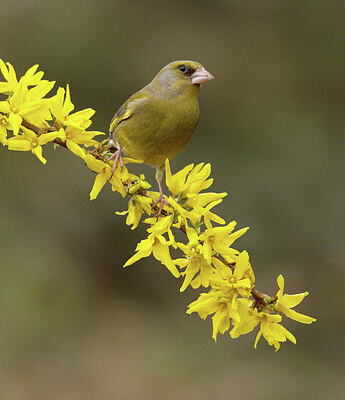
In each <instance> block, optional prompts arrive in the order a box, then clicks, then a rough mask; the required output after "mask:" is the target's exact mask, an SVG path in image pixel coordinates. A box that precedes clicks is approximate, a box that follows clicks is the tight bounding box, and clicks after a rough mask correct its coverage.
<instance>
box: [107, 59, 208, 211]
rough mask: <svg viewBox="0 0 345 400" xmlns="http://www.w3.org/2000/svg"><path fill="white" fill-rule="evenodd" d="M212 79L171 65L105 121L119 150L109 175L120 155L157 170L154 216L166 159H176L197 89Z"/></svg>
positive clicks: (193, 122)
mask: <svg viewBox="0 0 345 400" xmlns="http://www.w3.org/2000/svg"><path fill="white" fill-rule="evenodd" d="M210 79H214V78H213V76H212V75H211V74H210V73H209V72H207V71H206V70H205V68H204V67H203V66H202V65H201V64H199V63H197V62H195V61H187V60H185V61H174V62H172V63H170V64H168V65H166V66H165V67H164V68H163V69H161V70H160V71H159V72H158V74H157V75H156V76H155V77H154V78H153V80H152V81H151V82H150V83H149V84H148V85H147V86H145V87H144V88H143V89H141V90H140V91H139V92H137V93H135V94H133V96H131V97H130V98H129V99H128V100H127V101H126V102H125V103H124V104H123V105H122V106H121V107H120V108H119V109H118V110H117V112H116V114H115V115H114V118H113V119H112V121H111V123H110V136H111V140H112V141H114V142H115V143H116V146H117V147H118V150H117V151H116V152H115V153H114V155H113V156H112V157H111V158H114V159H115V162H114V168H113V172H114V171H115V167H116V163H117V161H118V160H120V162H121V151H122V149H123V150H124V151H125V153H126V154H127V155H128V156H130V157H132V158H135V159H137V160H141V161H143V162H144V163H146V164H150V165H153V166H155V167H157V172H156V179H157V182H158V186H159V192H160V196H159V198H158V200H157V201H156V202H155V203H154V205H153V206H155V205H156V204H157V203H159V202H160V208H159V211H158V214H157V216H159V215H160V214H161V211H162V206H163V203H165V204H168V203H167V201H166V200H165V199H164V196H163V190H162V185H161V180H162V176H163V172H164V164H165V160H166V159H167V158H168V159H169V160H172V159H173V158H175V157H176V156H177V155H178V154H179V153H180V152H181V151H182V150H183V149H184V147H185V146H186V144H187V143H188V141H189V139H190V138H191V136H192V134H193V132H194V130H195V128H196V126H197V125H198V122H199V116H200V112H199V104H198V93H199V90H200V86H201V85H202V84H203V83H205V82H207V81H209V80H210Z"/></svg>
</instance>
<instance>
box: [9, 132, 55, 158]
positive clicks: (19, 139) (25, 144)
mask: <svg viewBox="0 0 345 400" xmlns="http://www.w3.org/2000/svg"><path fill="white" fill-rule="evenodd" d="M22 129H23V134H22V135H17V136H14V137H12V138H10V139H8V141H7V145H8V148H9V150H17V151H31V152H32V153H33V154H35V156H36V157H37V158H38V159H39V160H40V161H42V163H43V164H45V163H46V162H47V160H46V159H45V158H43V156H42V147H41V146H42V145H44V144H46V143H48V142H52V141H53V140H54V139H56V137H57V132H49V133H45V134H43V135H40V136H37V135H36V134H35V133H34V132H32V131H30V130H29V129H26V128H22Z"/></svg>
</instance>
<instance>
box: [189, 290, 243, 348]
mask: <svg viewBox="0 0 345 400" xmlns="http://www.w3.org/2000/svg"><path fill="white" fill-rule="evenodd" d="M192 312H197V313H198V314H199V316H200V318H202V319H205V318H206V317H207V316H208V315H210V314H214V315H213V317H212V324H213V333H212V337H213V339H214V341H217V335H218V333H221V334H223V333H224V332H225V331H227V330H228V329H229V328H230V319H232V321H233V323H238V322H239V314H238V312H237V304H236V303H235V304H233V301H232V299H231V298H228V297H223V296H222V294H221V293H220V292H219V291H210V292H209V293H202V294H201V295H200V296H199V298H198V299H197V300H196V301H194V302H193V303H191V304H189V305H188V310H187V314H191V313H192Z"/></svg>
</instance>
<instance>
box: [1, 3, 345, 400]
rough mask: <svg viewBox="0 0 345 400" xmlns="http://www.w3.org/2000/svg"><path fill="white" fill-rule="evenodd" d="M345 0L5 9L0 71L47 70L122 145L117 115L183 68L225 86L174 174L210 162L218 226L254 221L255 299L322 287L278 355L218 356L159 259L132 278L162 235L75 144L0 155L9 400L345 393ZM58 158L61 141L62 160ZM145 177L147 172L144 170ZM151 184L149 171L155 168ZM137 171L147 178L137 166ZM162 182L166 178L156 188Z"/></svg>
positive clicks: (249, 340) (225, 348) (247, 348)
mask: <svg viewBox="0 0 345 400" xmlns="http://www.w3.org/2000/svg"><path fill="white" fill-rule="evenodd" d="M344 8H345V7H344V2H343V1H327V2H325V1H322V0H313V1H311V0H310V1H300V0H281V1H275V0H267V1H265V0H263V1H260V2H258V1H249V0H214V1H203V0H200V1H193V0H191V1H180V0H176V1H174V2H172V1H146V2H143V1H140V0H126V1H117V0H112V1H106V0H98V1H92V0H68V1H67V0H60V1H58V2H47V1H44V0H37V1H34V0H1V2H0V37H1V45H0V57H1V58H2V59H3V60H5V61H10V62H11V63H12V64H13V65H14V66H15V68H16V70H17V72H18V74H19V75H21V74H23V73H24V72H25V71H26V69H27V68H29V67H30V66H31V65H33V64H36V63H38V64H40V68H41V69H42V70H43V71H45V77H46V78H47V79H50V80H56V81H57V85H56V87H57V86H58V85H59V86H65V85H66V84H67V83H69V84H70V86H71V92H72V100H73V102H74V103H75V104H76V106H77V108H78V109H81V108H85V107H92V108H94V109H95V110H96V115H95V117H94V119H93V120H94V124H93V125H92V128H94V129H96V130H102V131H105V132H106V131H107V129H108V124H109V121H110V119H111V118H112V116H113V114H114V112H115V111H116V110H117V108H118V107H119V106H120V105H121V104H122V103H123V102H124V101H125V100H126V99H127V98H128V97H129V96H130V95H131V94H132V93H133V92H135V91H137V90H139V89H140V88H142V87H143V86H144V85H146V84H147V83H148V82H149V81H150V80H151V79H152V78H153V76H154V75H155V74H156V73H157V72H158V70H159V69H160V68H161V67H163V66H164V65H165V64H167V63H168V62H170V61H173V60H176V59H183V58H187V59H192V60H197V61H199V62H201V63H202V64H203V65H204V66H205V67H206V68H207V69H208V70H209V71H210V72H211V73H212V74H213V75H214V76H215V77H216V80H215V81H212V82H210V83H208V84H207V85H205V86H204V87H203V88H202V90H201V93H200V107H201V121H200V124H199V127H198V129H197V131H196V133H195V134H194V136H193V138H192V140H191V142H190V143H189V145H188V146H187V148H186V149H185V150H184V151H183V153H182V154H180V155H179V156H178V157H177V158H176V160H174V162H173V163H172V168H173V170H174V171H177V170H178V169H180V168H181V167H183V166H184V165H186V164H187V163H190V162H194V163H198V162H211V164H212V175H213V177H214V178H215V182H214V185H213V190H214V191H227V192H228V193H229V194H230V195H229V197H227V198H226V199H225V200H224V202H223V203H222V205H221V206H219V207H218V209H217V212H218V213H219V214H220V215H222V216H223V217H224V218H225V219H226V220H227V221H230V220H233V219H235V220H236V221H237V222H238V227H239V228H240V227H244V226H250V227H251V229H250V230H249V231H248V233H247V234H246V235H245V236H244V237H243V238H241V239H240V240H239V241H238V242H237V248H238V249H239V250H244V249H246V250H248V251H249V254H250V257H251V262H252V264H253V267H254V269H255V273H256V279H257V287H258V288H259V289H260V290H262V291H264V292H266V293H272V294H274V293H276V290H277V288H276V277H277V276H278V275H279V274H280V273H282V274H283V275H284V276H285V277H286V292H287V293H298V292H303V291H306V290H308V291H309V292H310V295H309V296H308V297H307V298H306V299H305V300H304V302H303V303H302V304H301V305H300V306H299V308H298V309H297V310H298V311H300V312H303V313H305V314H308V315H312V316H314V317H316V318H318V321H317V323H315V324H313V325H311V326H306V325H301V324H298V323H297V322H294V321H286V320H285V326H286V327H287V328H288V329H290V330H291V331H292V332H293V333H294V334H295V336H296V337H297V345H293V344H291V343H287V344H283V345H282V348H281V350H280V351H279V352H278V353H274V349H273V348H270V347H269V346H268V345H267V344H266V343H265V341H264V340H263V339H262V340H261V341H260V343H259V348H258V350H254V348H253V343H254V338H255V334H253V333H252V334H249V335H246V336H245V337H241V338H239V339H237V340H236V341H235V340H231V339H230V337H229V335H228V334H225V335H224V336H221V337H219V340H218V343H217V344H215V343H214V342H213V341H212V338H211V332H212V327H211V320H210V319H208V320H206V321H202V320H200V318H199V317H198V316H196V315H192V316H188V315H186V314H185V310H186V306H187V304H189V302H191V301H193V300H194V299H195V298H196V297H197V295H198V294H197V293H196V292H194V291H193V290H187V291H186V292H184V293H183V294H180V293H179V287H180V284H181V282H180V281H178V280H176V279H174V278H173V277H172V276H171V275H170V274H169V272H168V271H167V270H166V269H165V268H164V267H163V266H161V265H160V264H159V263H158V262H157V261H156V260H154V259H153V258H148V259H144V260H142V261H140V262H139V263H137V264H135V265H133V266H132V267H129V268H127V269H125V270H123V269H122V265H123V263H124V262H125V261H126V260H127V259H128V258H129V256H130V255H132V254H133V252H134V249H135V246H136V243H137V242H138V241H139V240H140V239H142V238H144V236H145V231H144V230H142V229H141V230H140V229H137V230H135V231H131V230H130V229H129V228H128V227H127V226H126V225H125V218H124V217H119V216H116V215H115V214H114V211H116V210H119V211H121V210H124V209H126V206H127V205H126V200H123V199H121V198H120V196H118V195H116V194H114V193H112V192H111V191H110V189H109V187H107V188H106V189H104V190H103V191H102V192H101V194H100V196H99V198H98V199H97V200H96V201H94V202H92V203H91V202H90V201H89V192H90V189H91V187H92V184H93V180H94V175H92V174H90V171H89V170H88V169H87V168H85V166H84V165H83V164H82V163H81V162H80V160H79V159H78V158H77V157H75V156H74V155H72V154H70V153H69V152H67V151H65V150H64V149H57V150H56V151H54V150H53V149H52V148H46V149H45V155H46V157H47V159H48V163H47V165H46V166H43V165H42V164H41V163H40V162H39V161H38V160H37V159H36V158H35V157H34V156H33V155H32V154H30V153H20V152H17V153H16V152H9V151H7V150H6V149H5V148H2V149H0V182H1V188H2V190H1V196H0V219H1V224H0V238H1V240H0V264H1V265H0V354H1V356H0V398H1V399H5V400H17V399H18V400H21V399H25V400H31V399H35V400H40V399H50V400H55V399H64V400H69V399H71V400H72V399H73V400H79V399H102V400H103V399H104V400H108V399H120V400H122V399H123V400H127V399H136V398H139V397H140V398H141V399H150V400H156V399H157V400H158V399H167V400H171V399H176V398H179V399H189V400H193V399H198V400H200V399H201V400H202V399H210V398H211V399H212V398H217V399H228V398H230V397H232V398H237V399H251V398H253V397H254V398H255V399H257V400H261V399H276V400H277V399H287V398H290V399H307V398H308V399H309V398H313V399H324V398H326V396H327V397H328V398H332V399H343V398H344V396H345V386H344V379H343V378H344V372H345V371H344V364H343V360H344V356H345V354H344V353H345V351H344V345H343V339H344V328H345V321H344V306H345V303H344V297H343V296H344V295H343V293H344V289H343V288H344V263H343V261H344V256H345V250H344V249H345V247H344V244H343V243H344V217H345V215H344V214H345V213H344V196H345V188H344V167H345V163H344V144H345V143H344V127H345V113H344V105H345V101H344V100H345V98H344V97H345V95H344V94H345V79H344V69H345V51H344V50H345V48H344V47H345V46H344V34H345V25H344V11H345V9H344ZM47 147H48V146H47ZM134 170H135V169H134ZM140 171H142V172H144V173H145V174H146V176H147V178H148V179H149V180H150V181H151V182H152V183H153V184H154V174H153V171H152V170H151V168H150V167H147V166H143V167H140ZM136 172H137V170H136ZM154 185H155V184H154Z"/></svg>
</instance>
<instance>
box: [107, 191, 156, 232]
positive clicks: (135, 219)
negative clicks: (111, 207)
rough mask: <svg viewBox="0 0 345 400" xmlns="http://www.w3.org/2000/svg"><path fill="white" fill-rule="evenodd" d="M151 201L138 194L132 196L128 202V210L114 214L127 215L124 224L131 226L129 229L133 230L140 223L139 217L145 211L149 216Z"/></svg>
mask: <svg viewBox="0 0 345 400" xmlns="http://www.w3.org/2000/svg"><path fill="white" fill-rule="evenodd" d="M151 204H152V199H151V198H150V197H146V196H140V195H139V194H135V195H133V197H132V198H131V199H130V200H129V203H128V210H127V211H123V212H116V213H115V214H117V215H126V214H128V215H127V218H126V224H127V225H132V228H131V229H135V228H136V227H137V226H138V225H139V222H140V219H141V216H142V214H143V212H144V211H145V212H146V213H147V214H149V215H150V214H151Z"/></svg>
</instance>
